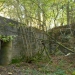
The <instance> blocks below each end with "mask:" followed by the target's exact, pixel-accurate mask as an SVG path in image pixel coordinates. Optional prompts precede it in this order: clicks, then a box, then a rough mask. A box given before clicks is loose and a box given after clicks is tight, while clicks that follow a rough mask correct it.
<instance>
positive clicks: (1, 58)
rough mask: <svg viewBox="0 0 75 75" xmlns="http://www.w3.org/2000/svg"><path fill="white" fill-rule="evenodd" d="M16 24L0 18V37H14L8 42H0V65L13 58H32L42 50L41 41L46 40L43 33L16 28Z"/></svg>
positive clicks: (36, 30)
mask: <svg viewBox="0 0 75 75" xmlns="http://www.w3.org/2000/svg"><path fill="white" fill-rule="evenodd" d="M18 24H19V23H18V22H16V21H13V20H11V19H7V18H4V17H0V35H6V36H8V35H9V36H10V35H15V36H16V37H15V38H14V39H13V40H12V41H9V42H3V45H2V42H1V48H0V64H4V63H5V64H9V63H10V62H11V60H12V59H13V58H19V57H21V56H23V55H25V56H26V57H32V56H34V55H35V54H36V53H38V52H40V51H41V50H42V49H43V45H42V43H41V40H46V39H47V36H46V35H45V32H44V31H42V30H39V29H37V28H34V27H26V26H25V27H18Z"/></svg>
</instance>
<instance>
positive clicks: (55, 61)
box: [0, 56, 75, 75]
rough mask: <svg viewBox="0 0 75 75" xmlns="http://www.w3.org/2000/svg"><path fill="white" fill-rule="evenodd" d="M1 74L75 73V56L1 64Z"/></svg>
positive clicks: (68, 74) (66, 74) (47, 74)
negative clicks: (48, 60)
mask: <svg viewBox="0 0 75 75" xmlns="http://www.w3.org/2000/svg"><path fill="white" fill-rule="evenodd" d="M0 75H75V58H74V57H73V58H71V57H66V56H51V61H50V62H46V61H45V62H43V61H41V62H36V63H25V62H20V63H15V64H11V65H8V66H0Z"/></svg>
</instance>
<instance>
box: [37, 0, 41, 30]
mask: <svg viewBox="0 0 75 75" xmlns="http://www.w3.org/2000/svg"><path fill="white" fill-rule="evenodd" d="M37 2H38V10H37V17H38V22H37V25H38V26H39V29H41V11H40V10H41V9H40V5H41V4H40V1H39V0H38V1H37Z"/></svg>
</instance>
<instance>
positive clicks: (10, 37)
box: [0, 35, 16, 42]
mask: <svg viewBox="0 0 75 75" xmlns="http://www.w3.org/2000/svg"><path fill="white" fill-rule="evenodd" d="M14 37H16V35H9V36H6V35H0V40H3V41H4V42H7V41H11V40H13V39H14Z"/></svg>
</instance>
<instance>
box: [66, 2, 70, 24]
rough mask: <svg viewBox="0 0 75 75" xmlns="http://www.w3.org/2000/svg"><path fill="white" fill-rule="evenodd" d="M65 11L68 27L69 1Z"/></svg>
mask: <svg viewBox="0 0 75 75" xmlns="http://www.w3.org/2000/svg"><path fill="white" fill-rule="evenodd" d="M66 11H67V25H69V18H70V17H69V1H68V2H67V9H66Z"/></svg>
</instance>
